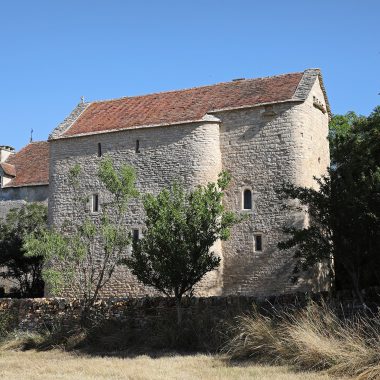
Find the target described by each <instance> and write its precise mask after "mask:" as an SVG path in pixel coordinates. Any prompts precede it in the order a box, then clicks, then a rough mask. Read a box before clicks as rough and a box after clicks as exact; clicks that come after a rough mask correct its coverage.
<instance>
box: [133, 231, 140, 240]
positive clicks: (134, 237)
mask: <svg viewBox="0 0 380 380" xmlns="http://www.w3.org/2000/svg"><path fill="white" fill-rule="evenodd" d="M139 239H140V231H139V230H138V228H134V229H133V230H132V240H133V241H134V242H135V241H137V240H139Z"/></svg>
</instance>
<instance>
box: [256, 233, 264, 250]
mask: <svg viewBox="0 0 380 380" xmlns="http://www.w3.org/2000/svg"><path fill="white" fill-rule="evenodd" d="M254 239H255V252H262V250H263V236H262V235H255V236H254Z"/></svg>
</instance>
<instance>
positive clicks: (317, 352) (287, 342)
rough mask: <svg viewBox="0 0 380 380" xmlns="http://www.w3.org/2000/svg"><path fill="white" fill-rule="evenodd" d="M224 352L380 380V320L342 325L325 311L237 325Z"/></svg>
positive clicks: (253, 317) (258, 316) (254, 317)
mask: <svg viewBox="0 0 380 380" xmlns="http://www.w3.org/2000/svg"><path fill="white" fill-rule="evenodd" d="M232 332H233V336H232V339H231V340H230V341H229V343H228V344H227V346H226V348H225V352H226V353H227V354H228V355H229V356H230V357H231V358H234V359H243V358H247V357H249V358H254V359H256V361H258V362H261V363H276V364H287V365H293V366H295V367H297V368H301V369H306V370H325V371H326V372H328V373H330V374H333V375H341V376H342V375H345V376H356V377H357V378H358V379H360V380H364V379H380V317H379V316H372V317H371V318H369V317H363V316H362V317H356V318H355V319H352V320H340V319H339V318H338V317H337V316H336V315H335V314H334V312H332V311H331V310H329V308H328V307H326V306H325V305H322V306H318V305H316V304H311V305H310V306H309V307H308V308H306V309H304V310H301V311H297V312H293V313H289V312H282V313H275V314H274V315H273V316H272V317H271V318H270V317H266V316H263V315H261V314H260V313H258V312H257V311H254V312H253V313H252V315H250V316H243V317H240V318H239V319H238V320H237V324H236V326H235V327H234V328H233V331H232Z"/></svg>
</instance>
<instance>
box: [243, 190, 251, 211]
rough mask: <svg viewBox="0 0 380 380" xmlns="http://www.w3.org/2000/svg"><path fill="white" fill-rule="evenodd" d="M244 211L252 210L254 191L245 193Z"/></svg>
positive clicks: (245, 191)
mask: <svg viewBox="0 0 380 380" xmlns="http://www.w3.org/2000/svg"><path fill="white" fill-rule="evenodd" d="M243 210H252V191H251V190H249V189H245V190H244V192H243Z"/></svg>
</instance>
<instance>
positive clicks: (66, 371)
mask: <svg viewBox="0 0 380 380" xmlns="http://www.w3.org/2000/svg"><path fill="white" fill-rule="evenodd" d="M0 379H8V380H16V379H17V380H37V379H38V380H47V379H49V380H51V379H57V380H74V379H75V380H77V379H81V380H90V379H99V380H103V379H113V380H116V379H124V380H125V379H134V380H142V379H149V380H150V379H157V380H161V379H162V380H169V379H181V380H190V379H192V380H193V379H202V380H208V379H219V380H222V379H257V380H266V379H268V380H269V379H270V380H332V379H333V378H330V377H329V376H328V375H326V374H325V375H321V374H316V373H294V372H291V371H290V370H289V369H287V368H286V367H268V366H266V367H265V366H259V365H254V364H250V363H245V364H244V365H242V364H241V365H231V364H228V362H226V361H224V360H222V359H221V358H220V357H216V356H207V355H187V356H166V357H159V358H150V357H148V356H138V357H136V358H126V359H120V358H111V357H89V356H83V355H75V354H73V353H66V352H63V351H58V350H52V351H47V352H36V351H34V350H29V351H23V352H21V351H0Z"/></svg>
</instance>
